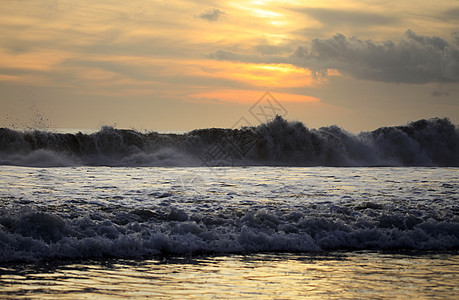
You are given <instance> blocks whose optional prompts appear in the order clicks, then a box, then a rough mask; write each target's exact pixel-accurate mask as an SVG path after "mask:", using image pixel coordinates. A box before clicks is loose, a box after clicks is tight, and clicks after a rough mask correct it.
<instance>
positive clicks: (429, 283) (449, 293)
mask: <svg viewBox="0 0 459 300" xmlns="http://www.w3.org/2000/svg"><path fill="white" fill-rule="evenodd" d="M458 137H459V134H458V130H457V128H456V127H455V126H454V125H452V124H451V123H449V121H447V120H444V119H433V120H420V121H417V122H413V123H410V124H408V125H407V126H399V127H389V128H380V129H378V130H375V131H373V132H367V133H361V134H360V135H352V134H350V133H347V132H345V131H344V130H342V129H340V128H338V127H333V126H332V127H327V128H322V129H319V130H309V129H307V128H306V127H304V125H302V124H301V123H298V122H287V121H285V120H283V119H276V120H273V121H272V122H270V123H267V124H263V125H260V126H259V127H257V128H245V129H240V130H236V129H232V130H225V129H204V130H198V131H192V132H189V133H184V134H159V133H154V132H150V133H140V132H137V131H134V130H120V129H115V128H111V127H105V128H102V129H101V130H100V131H98V132H95V133H91V134H84V133H55V132H48V131H39V130H35V131H27V132H23V131H15V130H11V129H6V128H2V129H0V154H1V155H0V297H1V298H27V299H30V298H40V299H43V298H49V299H52V298H71V299H75V298H78V299H84V298H86V299H88V298H98V299H100V298H110V299H112V298H163V299H170V298H189V299H197V298H199V299H202V298H224V299H228V298H257V299H260V298H265V299H292V298H299V297H302V298H312V299H314V298H317V299H319V298H320V299H323V298H331V299H333V298H339V299H356V298H360V299H361V298H376V299H389V298H390V299H393V298H399V299H406V298H409V297H416V298H429V299H432V298H441V299H445V298H450V299H453V298H455V296H456V295H457V294H458V290H459V285H458V283H459V256H458V253H457V250H458V249H459V216H458V215H459V203H458V187H459V167H458V166H459V151H458V149H459V138H458Z"/></svg>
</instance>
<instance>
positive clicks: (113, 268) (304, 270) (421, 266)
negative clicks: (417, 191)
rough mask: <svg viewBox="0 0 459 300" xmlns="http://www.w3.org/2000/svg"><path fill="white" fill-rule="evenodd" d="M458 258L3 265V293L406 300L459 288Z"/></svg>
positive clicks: (343, 256)
mask: <svg viewBox="0 0 459 300" xmlns="http://www.w3.org/2000/svg"><path fill="white" fill-rule="evenodd" d="M458 283H459V256H458V255H451V254H423V255H406V254H384V253H375V252H348V253H335V254H329V255H310V254H303V255H298V254H256V255H247V256H244V255H228V256H217V257H198V258H168V259H163V260H111V261H84V262H78V263H67V264H64V263H61V264H57V263H46V264H45V263H43V264H41V265H35V266H34V265H21V266H14V265H11V264H10V265H8V266H2V265H0V298H21V297H23V298H28V299H30V298H37V299H38V298H40V299H42V298H49V299H52V298H60V299H94V298H97V299H101V298H106V299H108V298H110V299H113V298H163V299H170V298H175V299H183V298H187V299H215V298H217V299H218V298H220V299H228V298H257V299H293V298H299V297H301V298H309V299H323V298H328V299H330V298H332V299H338V298H339V299H355V298H359V299H365V298H378V299H385V298H387V299H394V298H395V299H397V298H398V299H406V298H410V297H413V298H416V299H422V298H430V299H431V298H441V299H445V298H451V299H452V298H454V297H455V296H456V295H457V294H459V284H458Z"/></svg>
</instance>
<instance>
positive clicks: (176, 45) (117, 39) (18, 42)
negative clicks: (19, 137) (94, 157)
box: [0, 0, 459, 133]
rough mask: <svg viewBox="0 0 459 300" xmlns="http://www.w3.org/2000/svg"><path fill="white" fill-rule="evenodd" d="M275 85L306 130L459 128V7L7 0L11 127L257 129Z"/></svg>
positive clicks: (3, 117) (0, 68) (1, 99)
mask: <svg viewBox="0 0 459 300" xmlns="http://www.w3.org/2000/svg"><path fill="white" fill-rule="evenodd" d="M267 91H268V92H269V95H270V96H272V98H273V99H275V103H277V104H278V105H281V106H282V108H283V110H282V112H283V114H284V116H285V118H286V119H288V120H296V121H301V122H303V123H304V124H305V125H306V126H307V127H309V128H319V127H321V126H329V125H333V124H336V125H338V126H340V127H342V128H344V129H346V130H348V131H350V132H356V133H357V132H360V131H368V130H373V129H376V128H378V127H380V126H392V125H403V124H406V123H407V122H409V121H414V120H418V119H422V118H432V117H448V118H449V119H450V120H451V121H452V122H453V123H455V124H459V1H457V0H438V1H425V0H422V1H418V0H397V1H377V0H374V1H369V0H367V1H347V0H340V1H211V0H204V1H181V0H178V1H175V0H170V1H169V0H158V1H145V0H144V1H136V0H132V1H118V0H111V1H105V0H100V1H86V0H80V1H74V0H43V1H41V0H33V1H28V0H16V1H1V2H0V127H13V128H25V127H37V128H45V127H49V128H100V127H101V126H103V125H111V126H116V127H117V128H133V129H137V130H157V131H181V130H182V131H188V130H192V129H196V128H208V127H223V128H230V127H235V126H236V127H237V126H239V125H257V124H258V123H259V121H260V120H259V119H257V118H255V117H254V115H253V114H251V113H250V112H251V109H253V107H254V106H257V105H261V104H262V103H263V102H260V101H259V100H260V99H261V100H263V99H264V98H263V97H264V96H265V95H266V92H267ZM263 101H264V100H263ZM241 120H243V122H241ZM261 121H263V120H261ZM243 123H244V124H243Z"/></svg>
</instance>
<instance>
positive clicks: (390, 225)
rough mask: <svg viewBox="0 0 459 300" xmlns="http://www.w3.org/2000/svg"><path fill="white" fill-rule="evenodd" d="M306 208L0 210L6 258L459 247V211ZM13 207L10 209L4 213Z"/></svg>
mask: <svg viewBox="0 0 459 300" xmlns="http://www.w3.org/2000/svg"><path fill="white" fill-rule="evenodd" d="M386 209H387V207H384V205H380V204H377V203H374V202H363V203H360V204H358V205H355V206H354V207H336V206H330V207H328V208H327V207H322V208H317V207H314V206H313V205H304V207H303V208H301V209H298V210H296V211H288V212H282V211H281V209H277V210H273V209H272V208H265V209H249V210H244V209H233V210H227V211H222V212H217V213H203V212H201V213H196V212H195V213H193V212H189V211H188V212H187V211H185V210H182V209H180V208H176V207H151V208H150V209H130V210H126V209H120V208H118V209H117V208H113V207H112V208H107V207H105V208H104V209H101V208H99V209H98V208H96V207H95V208H94V209H93V211H92V212H91V213H90V214H87V215H86V214H85V215H75V214H73V215H66V214H61V215H58V214H56V213H54V212H49V211H48V212H46V211H39V210H33V209H26V208H22V209H20V210H16V211H14V210H9V211H8V213H7V214H2V215H0V262H8V261H33V260H43V259H67V258H91V257H117V258H120V257H130V258H132V257H148V256H152V255H170V254H172V255H187V254H209V253H211V254H212V253H213V254H215V253H219V254H222V253H258V252H311V251H312V252H316V251H323V250H355V249H367V250H369V249H373V250H405V249H411V250H457V249H458V247H459V224H458V223H457V217H455V216H454V214H453V213H450V214H449V215H444V214H442V213H438V214H437V213H436V212H435V211H432V210H429V209H427V208H426V211H424V212H419V211H414V210H413V211H410V212H409V213H408V212H397V211H395V212H390V211H386ZM3 212H5V211H3Z"/></svg>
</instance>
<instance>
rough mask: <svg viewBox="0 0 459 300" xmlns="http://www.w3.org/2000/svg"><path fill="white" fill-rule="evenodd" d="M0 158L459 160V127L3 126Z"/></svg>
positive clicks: (5, 161) (229, 162)
mask: <svg viewBox="0 0 459 300" xmlns="http://www.w3.org/2000/svg"><path fill="white" fill-rule="evenodd" d="M0 164H2V165H19V166H38V167H50V166H72V165H93V166H100V165H104V166H203V165H204V166H235V165H278V166H279V165H283V166H289V165H295V166H459V129H458V128H457V126H455V125H454V124H452V123H451V122H450V121H449V120H448V119H439V118H435V119H430V120H419V121H415V122H411V123H409V124H408V125H406V126H395V127H382V128H379V129H377V130H374V131H371V132H362V133H360V134H358V135H354V134H351V133H349V132H347V131H345V130H343V129H341V128H340V127H338V126H335V125H334V126H329V127H322V128H319V129H308V128H307V127H306V126H305V125H304V124H303V123H301V122H289V121H286V120H284V119H283V118H281V117H276V118H274V119H273V120H272V121H270V122H268V123H265V124H261V125H259V126H257V127H244V128H241V129H218V128H210V129H200V130H193V131H191V132H188V133H185V134H160V133H157V132H149V133H141V132H138V131H135V130H123V129H115V128H113V127H108V126H104V127H102V129H101V130H100V131H98V132H96V133H93V134H83V133H81V132H79V133H77V134H70V133H67V134H63V133H53V132H47V131H39V130H35V131H27V132H21V131H16V130H12V129H8V128H0Z"/></svg>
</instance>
